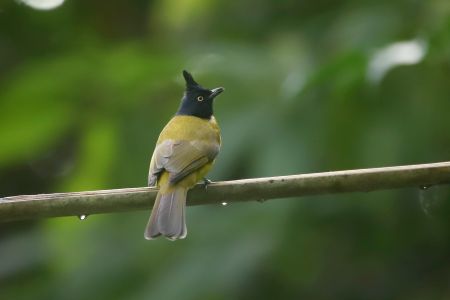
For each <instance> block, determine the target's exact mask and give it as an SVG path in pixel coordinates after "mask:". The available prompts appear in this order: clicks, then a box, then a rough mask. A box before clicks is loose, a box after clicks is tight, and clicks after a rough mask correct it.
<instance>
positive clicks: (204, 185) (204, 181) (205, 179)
mask: <svg viewBox="0 0 450 300" xmlns="http://www.w3.org/2000/svg"><path fill="white" fill-rule="evenodd" d="M211 183H212V181H211V180H209V179H208V178H206V177H205V178H203V187H204V188H205V190H207V189H208V185H209V184H211Z"/></svg>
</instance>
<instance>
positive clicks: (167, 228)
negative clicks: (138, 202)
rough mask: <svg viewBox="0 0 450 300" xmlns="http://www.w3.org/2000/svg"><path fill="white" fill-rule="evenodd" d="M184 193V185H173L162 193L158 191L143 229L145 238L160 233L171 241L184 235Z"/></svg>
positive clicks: (185, 231) (182, 237)
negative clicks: (145, 226)
mask: <svg viewBox="0 0 450 300" xmlns="http://www.w3.org/2000/svg"><path fill="white" fill-rule="evenodd" d="M186 194H187V189H186V188H184V187H174V188H173V189H172V188H171V189H170V190H167V191H165V192H164V193H161V191H160V192H158V195H157V196H156V200H155V204H154V205H153V209H152V214H151V215H150V219H149V221H148V224H147V228H146V229H145V238H146V239H147V240H151V239H154V238H156V237H158V236H160V235H163V236H165V237H166V238H168V239H169V240H172V241H174V240H177V239H184V238H185V237H186V234H187V229H186V217H185V210H186Z"/></svg>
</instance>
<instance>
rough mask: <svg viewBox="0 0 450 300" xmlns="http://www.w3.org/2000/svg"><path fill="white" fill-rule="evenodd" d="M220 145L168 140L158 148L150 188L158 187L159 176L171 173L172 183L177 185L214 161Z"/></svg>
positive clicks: (150, 174)
mask: <svg viewBox="0 0 450 300" xmlns="http://www.w3.org/2000/svg"><path fill="white" fill-rule="evenodd" d="M219 148H220V146H219V144H218V143H206V142H201V141H184V140H183V141H176V140H166V141H164V142H162V143H160V144H159V145H157V146H156V148H155V151H154V152H153V156H152V160H151V162H150V171H149V180H148V184H149V186H154V185H156V182H157V179H158V176H159V174H160V173H161V172H162V171H164V170H166V171H167V172H169V181H170V183H172V184H173V183H177V182H179V181H180V180H182V179H183V178H184V177H186V176H187V175H189V174H191V173H192V172H194V171H196V170H198V169H200V168H201V167H202V166H204V165H205V164H207V163H208V162H211V161H213V160H214V158H215V157H216V156H217V154H218V153H219Z"/></svg>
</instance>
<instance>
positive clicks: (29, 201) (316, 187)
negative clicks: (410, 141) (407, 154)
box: [0, 162, 450, 221]
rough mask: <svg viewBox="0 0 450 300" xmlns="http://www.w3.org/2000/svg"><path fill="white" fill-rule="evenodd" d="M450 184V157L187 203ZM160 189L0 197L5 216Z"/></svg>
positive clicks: (87, 207)
mask: <svg viewBox="0 0 450 300" xmlns="http://www.w3.org/2000/svg"><path fill="white" fill-rule="evenodd" d="M448 183H450V162H441V163H432V164H422V165H409V166H400V167H387V168H374V169H360V170H349V171H337V172H324V173H312V174H302V175H292V176H279V177H267V178H256V179H244V180H234V181H224V182H215V183H211V184H210V185H208V188H207V189H204V187H203V185H201V184H198V185H197V186H195V187H194V188H193V189H192V190H191V191H189V193H188V202H187V203H188V205H202V204H212V203H222V202H227V203H231V202H239V201H253V200H257V201H264V200H268V199H274V198H286V197H299V196H306V195H321V194H334V193H347V192H370V191H375V190H385V189H395V188H405V187H416V188H419V187H428V186H431V185H438V184H448ZM157 192H158V190H157V189H155V188H128V189H115V190H101V191H92V192H78V193H58V194H41V195H26V196H13V197H6V198H0V221H13V220H23V219H36V218H45V217H60V216H74V215H91V214H99V213H112V212H123V211H131V210H150V208H151V207H152V205H153V202H154V200H155V197H156V194H157Z"/></svg>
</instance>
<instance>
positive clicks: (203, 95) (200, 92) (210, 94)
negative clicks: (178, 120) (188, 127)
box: [177, 71, 224, 119]
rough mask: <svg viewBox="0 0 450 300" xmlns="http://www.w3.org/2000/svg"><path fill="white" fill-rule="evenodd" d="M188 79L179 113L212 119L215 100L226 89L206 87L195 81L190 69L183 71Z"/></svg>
mask: <svg viewBox="0 0 450 300" xmlns="http://www.w3.org/2000/svg"><path fill="white" fill-rule="evenodd" d="M183 76H184V79H185V80H186V91H185V93H184V96H183V99H181V105H180V108H179V109H178V111H177V115H187V116H195V117H199V118H202V119H210V118H211V116H212V115H213V100H214V98H215V97H216V96H217V95H219V94H220V93H222V92H223V91H224V89H223V88H222V87H218V88H215V89H212V90H210V89H206V88H204V87H202V86H201V85H200V84H198V83H197V82H195V80H194V78H193V77H192V75H191V74H190V73H189V72H188V71H183Z"/></svg>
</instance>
